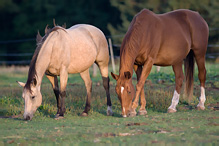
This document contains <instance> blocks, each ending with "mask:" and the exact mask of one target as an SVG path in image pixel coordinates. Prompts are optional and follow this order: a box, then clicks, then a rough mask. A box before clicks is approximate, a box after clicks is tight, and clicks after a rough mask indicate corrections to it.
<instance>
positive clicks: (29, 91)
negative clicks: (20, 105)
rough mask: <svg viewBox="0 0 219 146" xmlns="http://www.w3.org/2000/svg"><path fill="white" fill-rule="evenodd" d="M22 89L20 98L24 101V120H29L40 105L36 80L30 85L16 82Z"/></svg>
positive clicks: (40, 99)
mask: <svg viewBox="0 0 219 146" xmlns="http://www.w3.org/2000/svg"><path fill="white" fill-rule="evenodd" d="M17 83H18V84H19V85H20V86H21V87H23V93H22V98H23V99H24V105H25V106H24V115H23V116H24V119H25V120H31V119H32V118H33V115H34V113H35V112H36V110H37V108H38V107H39V106H40V105H41V103H42V95H41V93H40V86H39V85H37V81H36V79H33V81H31V83H30V85H27V83H22V82H18V81H17Z"/></svg>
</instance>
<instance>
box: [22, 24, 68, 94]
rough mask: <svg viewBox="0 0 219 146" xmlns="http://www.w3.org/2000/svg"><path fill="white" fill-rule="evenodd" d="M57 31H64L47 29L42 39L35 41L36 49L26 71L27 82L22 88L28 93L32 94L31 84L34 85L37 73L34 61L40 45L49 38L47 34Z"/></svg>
mask: <svg viewBox="0 0 219 146" xmlns="http://www.w3.org/2000/svg"><path fill="white" fill-rule="evenodd" d="M58 29H63V30H64V28H62V27H60V26H55V27H53V28H52V29H47V32H46V34H45V35H44V36H43V37H42V39H41V40H39V41H37V48H36V50H35V52H34V54H33V57H32V60H31V62H30V68H29V71H28V78H27V82H26V84H25V87H24V88H25V89H27V90H29V91H30V92H32V91H31V84H32V83H33V82H35V84H36V77H37V73H36V61H37V58H38V55H39V52H40V50H41V48H42V45H43V43H44V42H45V40H46V39H47V37H48V36H49V34H50V33H51V32H53V31H56V30H58ZM38 35H39V34H38Z"/></svg>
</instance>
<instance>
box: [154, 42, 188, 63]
mask: <svg viewBox="0 0 219 146" xmlns="http://www.w3.org/2000/svg"><path fill="white" fill-rule="evenodd" d="M189 51H190V48H189V47H188V46H187V45H185V47H182V46H176V47H167V48H166V47H165V48H162V50H161V51H159V52H158V55H157V57H156V60H155V63H154V64H155V65H159V66H171V65H175V64H177V63H179V62H181V61H182V60H183V59H185V58H186V56H187V54H188V53H189Z"/></svg>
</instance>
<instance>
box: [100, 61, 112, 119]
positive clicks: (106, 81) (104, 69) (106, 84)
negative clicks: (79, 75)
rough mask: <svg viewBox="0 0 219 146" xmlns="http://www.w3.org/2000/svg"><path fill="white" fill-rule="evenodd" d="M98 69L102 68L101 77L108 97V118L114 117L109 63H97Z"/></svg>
mask: <svg viewBox="0 0 219 146" xmlns="http://www.w3.org/2000/svg"><path fill="white" fill-rule="evenodd" d="M96 63H97V65H98V67H99V68H100V72H101V76H102V79H103V87H104V89H105V91H106V96H107V111H106V113H107V116H112V115H113V111H112V103H111V99H110V91H109V88H110V86H109V82H110V79H109V76H108V62H102V61H100V62H96Z"/></svg>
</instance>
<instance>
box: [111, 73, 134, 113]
mask: <svg viewBox="0 0 219 146" xmlns="http://www.w3.org/2000/svg"><path fill="white" fill-rule="evenodd" d="M111 75H112V77H113V78H114V79H115V80H116V81H117V85H116V93H117V95H118V98H119V101H120V103H121V107H122V116H123V117H127V114H128V113H129V110H130V108H131V105H132V100H133V98H134V96H135V88H134V86H133V84H132V80H131V77H132V76H131V73H130V72H129V71H128V72H124V74H123V75H116V74H114V73H112V72H111Z"/></svg>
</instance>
